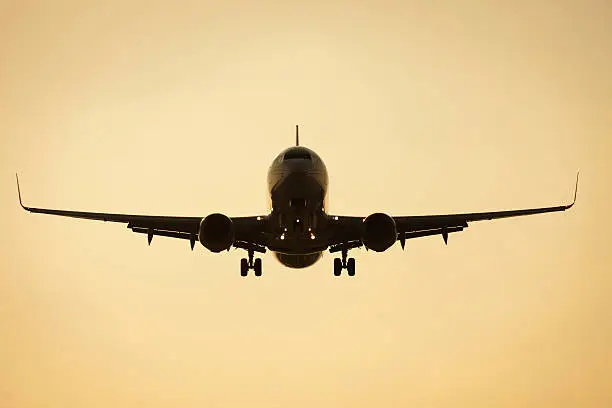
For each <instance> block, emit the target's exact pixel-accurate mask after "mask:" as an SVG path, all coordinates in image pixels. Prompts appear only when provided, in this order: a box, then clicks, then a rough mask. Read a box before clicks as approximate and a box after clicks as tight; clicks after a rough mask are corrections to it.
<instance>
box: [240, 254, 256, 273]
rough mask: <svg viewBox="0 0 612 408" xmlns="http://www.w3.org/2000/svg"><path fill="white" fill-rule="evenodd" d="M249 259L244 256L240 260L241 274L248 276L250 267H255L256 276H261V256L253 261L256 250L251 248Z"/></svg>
mask: <svg viewBox="0 0 612 408" xmlns="http://www.w3.org/2000/svg"><path fill="white" fill-rule="evenodd" d="M248 251H249V259H246V258H242V259H241V260H240V276H247V274H248V273H249V269H253V271H254V272H255V276H261V258H256V259H255V261H253V254H254V251H253V250H252V249H249V250H248Z"/></svg>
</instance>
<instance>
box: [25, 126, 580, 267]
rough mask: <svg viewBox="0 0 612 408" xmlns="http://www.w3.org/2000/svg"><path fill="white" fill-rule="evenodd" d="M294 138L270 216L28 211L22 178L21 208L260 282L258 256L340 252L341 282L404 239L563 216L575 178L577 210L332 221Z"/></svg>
mask: <svg viewBox="0 0 612 408" xmlns="http://www.w3.org/2000/svg"><path fill="white" fill-rule="evenodd" d="M295 131H296V134H295V146H292V147H290V148H288V149H285V150H284V151H282V152H281V153H280V154H279V155H278V156H277V157H276V158H275V159H274V161H273V162H272V164H271V165H270V168H269V170H268V192H269V197H270V207H271V208H269V212H268V214H262V215H259V216H251V217H229V216H227V215H224V214H219V213H214V214H210V215H207V216H205V217H176V216H170V217H169V216H151V215H133V214H109V213H97V212H84V211H67V210H56V209H48V208H35V207H26V206H24V205H23V201H22V200H21V191H20V189H19V178H17V192H18V195H19V203H20V204H21V206H22V207H23V209H25V210H27V211H30V212H33V213H42V214H51V215H61V216H65V217H74V218H84V219H89V220H99V221H111V222H119V223H124V224H127V227H128V228H129V229H131V230H132V231H133V232H137V233H142V234H146V235H147V238H148V241H149V245H150V244H151V240H152V239H153V236H154V235H160V236H165V237H171V238H180V239H185V240H188V241H189V243H190V245H191V249H192V250H193V248H194V246H195V243H196V241H199V242H200V243H201V244H202V245H203V246H204V247H205V248H206V249H208V250H209V251H211V252H221V251H225V250H228V251H229V250H230V248H232V247H234V248H241V249H244V250H246V251H247V254H248V258H242V259H241V262H240V274H241V275H242V276H247V274H248V271H249V270H251V269H252V270H253V271H254V274H255V276H261V269H262V268H261V258H256V259H254V254H255V252H259V253H265V252H266V250H270V251H272V252H273V253H274V255H275V256H276V258H277V259H278V260H279V261H280V262H281V263H282V264H283V265H285V266H287V267H290V268H306V267H308V266H311V265H313V264H314V263H315V262H317V261H318V260H319V258H321V255H322V253H323V251H326V250H329V252H331V253H336V252H339V253H340V255H341V256H340V257H337V258H335V259H334V275H335V276H340V274H341V273H342V270H343V269H346V271H347V274H348V275H349V276H354V275H355V258H347V256H348V251H349V250H351V249H354V248H359V247H365V248H366V249H368V250H372V251H375V252H382V251H385V250H387V249H389V248H390V247H391V246H392V245H393V244H394V243H395V242H396V241H399V242H400V245H401V247H402V249H404V246H405V244H406V240H407V239H411V238H418V237H425V236H429V235H442V238H443V239H444V243H448V234H450V233H452V232H458V231H462V230H463V229H464V228H467V226H468V223H469V222H472V221H482V220H492V219H496V218H507V217H516V216H522V215H531V214H541V213H548V212H555V211H565V210H567V209H569V208H571V207H572V206H573V205H574V203H575V202H576V194H577V192H578V176H576V187H575V190H574V200H573V201H572V203H571V204H567V205H560V206H555V207H542V208H529V209H520V210H509V211H494V212H478V213H463V214H445V215H410V216H390V215H387V214H384V213H380V212H378V213H373V214H370V215H368V216H363V217H353V216H340V215H331V214H328V211H327V208H328V207H327V185H328V175H327V168H326V167H325V164H324V163H323V160H322V159H321V158H320V157H319V156H318V155H317V154H316V153H315V152H314V151H312V150H310V149H308V148H306V147H303V146H300V143H299V133H298V127H297V126H296V129H295Z"/></svg>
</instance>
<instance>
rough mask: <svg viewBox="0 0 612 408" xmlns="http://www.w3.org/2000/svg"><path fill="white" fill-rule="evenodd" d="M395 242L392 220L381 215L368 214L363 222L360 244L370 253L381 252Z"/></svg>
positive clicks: (394, 228) (394, 229) (395, 233)
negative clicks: (370, 251)
mask: <svg viewBox="0 0 612 408" xmlns="http://www.w3.org/2000/svg"><path fill="white" fill-rule="evenodd" d="M396 240H397V228H396V226H395V221H394V220H393V218H391V217H390V216H388V215H387V214H383V213H374V214H370V215H368V216H367V217H366V219H365V220H363V230H362V235H361V242H363V245H365V247H366V248H368V249H371V250H372V251H376V252H382V251H384V250H386V249H387V248H389V247H390V246H391V245H393V244H394V243H395V241H396Z"/></svg>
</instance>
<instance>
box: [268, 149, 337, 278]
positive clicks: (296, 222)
mask: <svg viewBox="0 0 612 408" xmlns="http://www.w3.org/2000/svg"><path fill="white" fill-rule="evenodd" d="M328 182H329V178H328V175H327V168H326V167H325V163H323V160H322V159H321V158H320V157H319V156H318V155H317V154H316V153H315V152H313V151H312V150H310V149H308V148H305V147H303V146H295V147H290V148H288V149H286V150H284V151H283V152H281V153H280V154H279V155H278V156H277V157H276V159H274V161H273V162H272V164H271V165H270V168H269V170H268V193H269V195H270V196H269V197H270V201H269V204H270V207H271V208H270V222H271V223H273V225H274V233H273V237H274V238H273V241H272V242H271V243H270V245H269V249H270V250H272V251H273V252H274V254H275V256H276V258H277V259H278V260H279V261H280V262H281V263H282V264H283V265H285V266H288V267H291V268H305V267H308V266H310V265H312V264H314V263H315V262H316V261H318V260H319V258H320V257H321V253H322V251H323V250H325V249H326V248H327V246H328V245H327V236H326V235H325V234H324V233H323V232H324V231H326V229H325V224H326V222H327V215H326V212H325V211H326V204H327V185H328Z"/></svg>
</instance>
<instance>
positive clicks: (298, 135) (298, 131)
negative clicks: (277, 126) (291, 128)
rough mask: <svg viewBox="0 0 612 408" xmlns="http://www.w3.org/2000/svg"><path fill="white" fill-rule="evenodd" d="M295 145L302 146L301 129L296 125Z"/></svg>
mask: <svg viewBox="0 0 612 408" xmlns="http://www.w3.org/2000/svg"><path fill="white" fill-rule="evenodd" d="M295 145H296V146H299V145H300V128H299V126H298V125H295Z"/></svg>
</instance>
